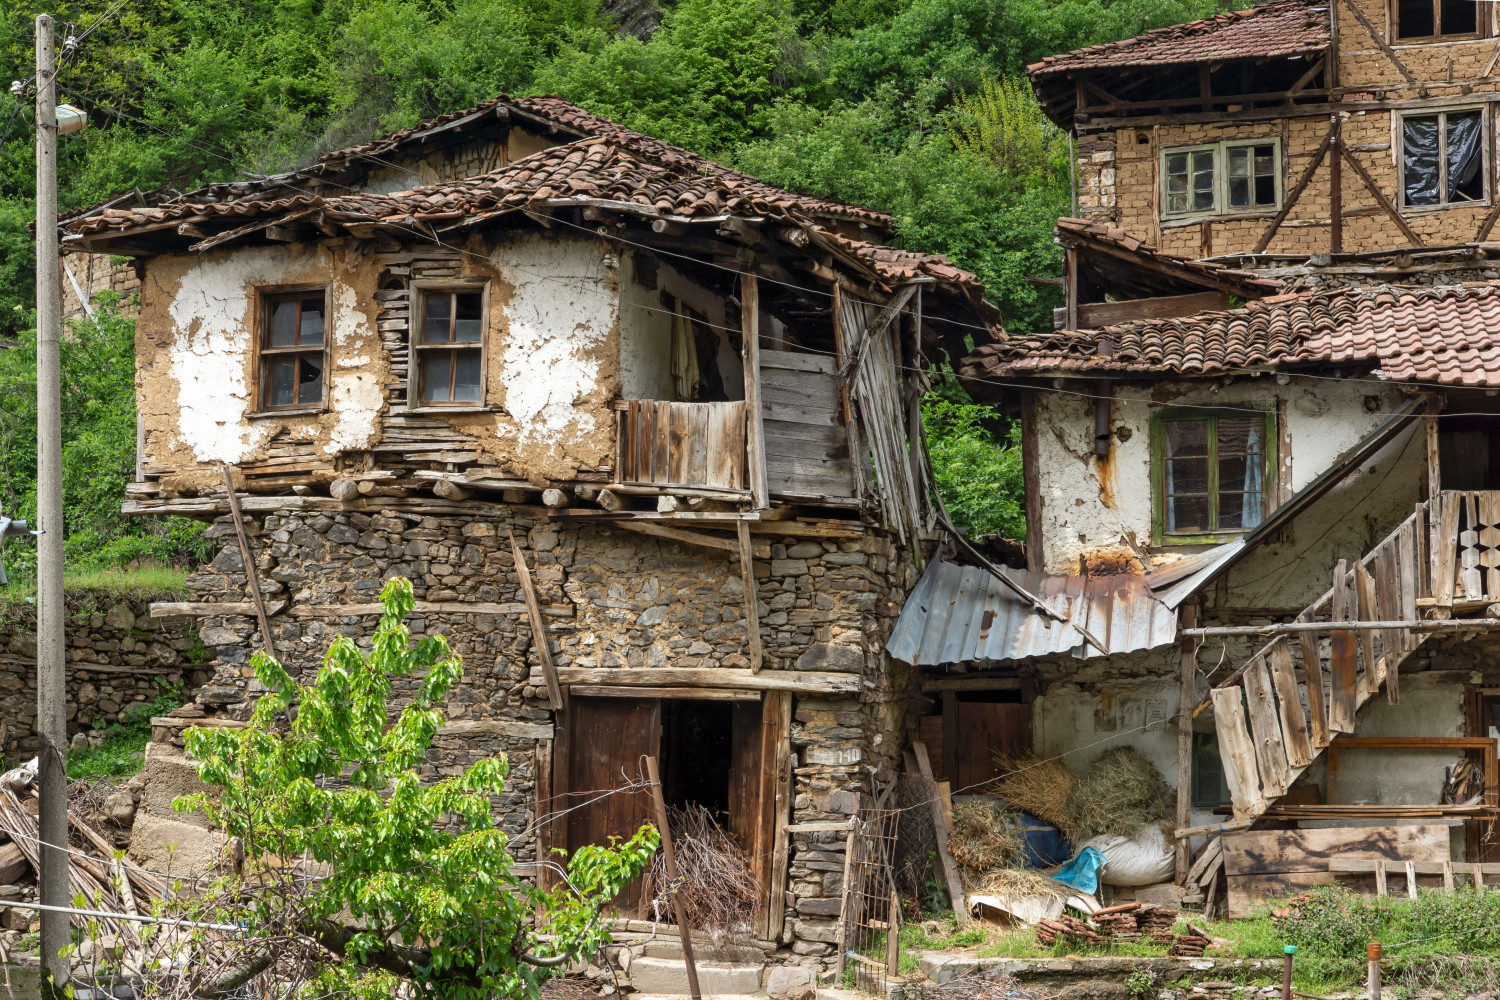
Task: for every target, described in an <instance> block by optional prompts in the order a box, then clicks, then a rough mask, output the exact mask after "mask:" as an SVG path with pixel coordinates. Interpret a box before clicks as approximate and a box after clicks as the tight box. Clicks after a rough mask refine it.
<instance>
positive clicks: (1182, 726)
mask: <svg viewBox="0 0 1500 1000" xmlns="http://www.w3.org/2000/svg"><path fill="white" fill-rule="evenodd" d="M1180 620H1181V624H1182V626H1183V627H1185V628H1192V627H1193V626H1194V625H1196V624H1197V623H1198V606H1197V605H1196V604H1194V603H1193V602H1191V601H1188V602H1185V603H1184V604H1183V605H1182V610H1181V613H1180ZM1179 660H1180V663H1179V668H1180V670H1181V674H1182V676H1181V680H1180V682H1179V683H1180V687H1179V693H1178V698H1177V828H1178V829H1179V830H1181V829H1185V828H1186V827H1188V826H1191V825H1192V822H1193V713H1192V709H1191V706H1192V704H1193V702H1194V700H1195V697H1196V693H1197V679H1198V646H1197V643H1196V641H1194V640H1193V639H1183V640H1181V649H1180V657H1179ZM1191 846H1192V842H1191V841H1190V840H1188V839H1187V838H1185V837H1184V838H1182V839H1180V840H1178V841H1177V852H1176V853H1177V864H1176V875H1177V879H1176V881H1177V884H1178V885H1180V886H1186V885H1187V884H1188V870H1189V869H1190V868H1192V864H1193V857H1192V851H1191V850H1190V848H1191Z"/></svg>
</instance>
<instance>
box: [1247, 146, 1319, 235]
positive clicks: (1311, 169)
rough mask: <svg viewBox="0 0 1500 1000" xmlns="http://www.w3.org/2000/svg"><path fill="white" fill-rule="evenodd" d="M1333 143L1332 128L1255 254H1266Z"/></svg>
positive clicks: (1269, 227) (1283, 204)
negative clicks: (1267, 248)
mask: <svg viewBox="0 0 1500 1000" xmlns="http://www.w3.org/2000/svg"><path fill="white" fill-rule="evenodd" d="M1333 141H1334V127H1330V128H1329V129H1328V134H1327V135H1326V136H1324V137H1323V141H1322V142H1321V143H1319V144H1318V149H1317V152H1315V153H1313V158H1312V162H1310V163H1309V164H1308V165H1307V168H1306V169H1305V170H1303V171H1302V176H1301V177H1299V178H1297V183H1296V184H1295V185H1293V186H1292V191H1291V193H1290V194H1288V195H1287V197H1286V201H1285V202H1283V203H1282V205H1281V211H1279V212H1277V213H1276V216H1275V218H1273V219H1272V220H1271V224H1270V225H1269V226H1268V227H1266V231H1265V233H1263V234H1262V235H1261V238H1260V242H1259V243H1257V244H1255V250H1254V252H1255V253H1265V252H1266V247H1268V246H1270V245H1271V240H1272V239H1273V238H1274V237H1275V236H1276V231H1277V230H1278V229H1280V228H1281V224H1282V223H1283V222H1285V221H1286V217H1287V216H1288V215H1290V214H1291V212H1292V209H1294V208H1296V207H1297V199H1299V198H1301V197H1302V192H1303V191H1306V190H1307V185H1308V184H1310V183H1311V182H1312V179H1313V174H1315V173H1316V172H1317V170H1318V167H1320V166H1322V165H1323V157H1325V156H1327V155H1328V147H1329V146H1331V145H1332V144H1333Z"/></svg>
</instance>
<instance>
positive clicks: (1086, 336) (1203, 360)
mask: <svg viewBox="0 0 1500 1000" xmlns="http://www.w3.org/2000/svg"><path fill="white" fill-rule="evenodd" d="M1497 331H1500V282H1482V283H1474V284H1465V285H1445V286H1438V287H1407V286H1399V285H1376V286H1370V287H1363V288H1342V289H1335V290H1329V291H1321V292H1315V293H1310V294H1298V295H1278V296H1272V297H1270V298H1265V299H1260V300H1258V301H1254V302H1250V303H1248V304H1246V305H1245V306H1244V307H1243V308H1239V309H1228V310H1223V311H1218V312H1208V313H1200V314H1198V315H1196V316H1179V317H1174V318H1171V319H1153V320H1136V321H1133V322H1130V323H1122V324H1119V325H1117V326H1112V327H1105V328H1103V329H1099V330H1089V331H1080V332H1076V333H1063V332H1058V333H1046V334H1035V335H1032V336H1017V335H1015V334H1011V335H1010V337H1009V339H1008V340H1007V341H1006V342H1004V343H998V344H987V345H985V346H983V347H981V348H979V349H978V350H976V351H975V352H974V353H973V354H971V355H969V357H967V358H966V359H965V361H964V364H963V368H962V375H963V376H964V377H965V378H970V379H983V378H990V377H995V376H1019V375H1039V374H1043V373H1048V374H1053V373H1074V372H1076V373H1141V374H1146V373H1157V374H1168V373H1170V374H1174V375H1203V376H1214V375H1223V374H1230V373H1233V372H1236V371H1241V370H1247V369H1248V370H1275V369H1282V368H1296V367H1322V366H1327V365H1344V364H1369V365H1371V366H1372V367H1373V368H1374V370H1375V372H1376V373H1377V374H1378V375H1379V376H1380V377H1383V378H1387V379H1390V380H1393V381H1403V382H1404V381H1413V382H1430V383H1437V384H1442V385H1471V386H1500V333H1497Z"/></svg>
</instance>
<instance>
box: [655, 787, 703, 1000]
mask: <svg viewBox="0 0 1500 1000" xmlns="http://www.w3.org/2000/svg"><path fill="white" fill-rule="evenodd" d="M646 780H647V781H649V782H651V798H652V799H653V800H654V801H655V803H656V822H657V825H658V826H659V827H660V831H661V853H662V860H663V861H665V862H666V866H667V884H668V885H670V886H672V913H673V915H674V916H675V917H676V918H677V933H678V936H679V937H681V938H682V961H683V964H685V965H686V966H687V978H688V991H689V992H690V993H691V994H692V997H693V1000H703V991H702V990H700V989H699V988H698V963H696V962H694V961H693V933H692V930H691V929H690V928H689V927H688V922H687V911H686V910H684V909H683V906H682V896H681V894H680V893H679V892H678V891H677V888H678V886H677V859H676V858H675V857H673V855H672V831H671V830H670V829H668V827H667V800H666V799H664V798H662V794H661V773H660V771H659V770H658V769H657V766H656V758H655V757H647V758H646Z"/></svg>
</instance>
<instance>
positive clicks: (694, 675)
mask: <svg viewBox="0 0 1500 1000" xmlns="http://www.w3.org/2000/svg"><path fill="white" fill-rule="evenodd" d="M532 676H533V677H535V678H536V680H537V681H541V679H542V678H541V676H540V675H539V674H532ZM557 676H558V679H559V680H560V681H561V682H562V683H564V684H619V685H625V686H646V687H684V686H686V687H731V688H750V689H752V690H755V691H797V692H802V693H804V694H818V693H820V692H821V693H823V694H858V693H859V692H860V689H861V681H860V679H859V675H858V674H847V673H837V672H835V671H831V670H762V671H761V672H760V673H754V672H752V671H751V670H749V669H736V668H732V667H558V668H557Z"/></svg>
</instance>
